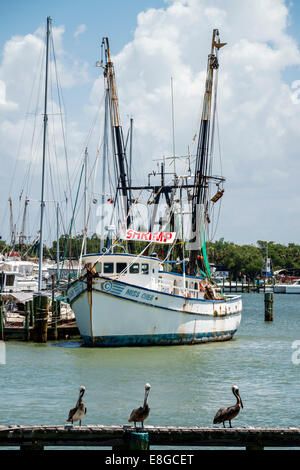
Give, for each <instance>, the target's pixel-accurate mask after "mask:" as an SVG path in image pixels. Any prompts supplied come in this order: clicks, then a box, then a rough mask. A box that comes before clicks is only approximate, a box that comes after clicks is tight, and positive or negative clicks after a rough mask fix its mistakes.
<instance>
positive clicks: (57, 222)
mask: <svg viewBox="0 0 300 470" xmlns="http://www.w3.org/2000/svg"><path fill="white" fill-rule="evenodd" d="M56 275H57V282H58V280H59V202H58V203H57V204H56Z"/></svg>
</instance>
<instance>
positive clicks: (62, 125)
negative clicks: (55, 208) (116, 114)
mask: <svg viewBox="0 0 300 470" xmlns="http://www.w3.org/2000/svg"><path fill="white" fill-rule="evenodd" d="M51 29H52V28H51ZM51 46H52V54H53V61H54V69H55V75H56V84H57V95H58V103H59V110H60V122H61V129H62V135H63V142H64V155H65V161H66V172H67V181H68V185H69V193H70V200H71V207H72V206H73V200H72V190H71V182H70V173H69V163H68V155H67V144H66V134H65V128H64V123H63V119H62V97H61V95H62V93H61V86H60V83H59V76H58V72H57V63H56V54H55V49H54V41H53V35H52V34H51ZM63 105H64V103H63ZM64 111H65V116H66V108H65V107H64Z"/></svg>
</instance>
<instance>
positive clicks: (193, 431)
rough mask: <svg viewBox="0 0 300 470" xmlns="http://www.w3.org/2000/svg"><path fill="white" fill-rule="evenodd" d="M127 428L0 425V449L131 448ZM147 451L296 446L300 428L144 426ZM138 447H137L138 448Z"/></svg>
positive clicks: (298, 443) (298, 441)
mask: <svg viewBox="0 0 300 470" xmlns="http://www.w3.org/2000/svg"><path fill="white" fill-rule="evenodd" d="M133 434H134V435H135V436H136V434H137V432H136V430H135V429H134V428H133V427H129V426H102V425H86V426H81V427H79V426H73V427H72V426H67V425H66V426H0V448H1V447H9V448H10V447H19V448H20V449H21V450H43V449H44V448H45V447H47V446H51V447H61V448H62V447H65V448H68V447H79V446H84V447H111V448H112V449H113V450H126V449H127V450H128V449H134V446H132V435H133ZM142 434H143V435H147V443H148V446H147V449H149V448H150V447H152V446H155V447H163V446H169V447H181V448H183V449H184V448H189V447H240V448H244V449H246V450H262V449H264V448H265V447H270V448H278V447H285V448H286V447H289V448H292V447H299V448H300V428H254V427H247V428H226V429H224V428H204V427H175V426H174V427H173V426H168V427H162V426H159V427H153V426H145V428H144V430H143V431H142ZM139 448H140V447H139Z"/></svg>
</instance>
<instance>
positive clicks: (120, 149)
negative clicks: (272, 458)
mask: <svg viewBox="0 0 300 470" xmlns="http://www.w3.org/2000/svg"><path fill="white" fill-rule="evenodd" d="M102 43H103V45H104V47H105V67H104V77H105V78H106V80H107V84H108V90H109V104H110V116H111V125H112V129H113V140H114V147H115V152H116V159H117V163H118V173H119V174H118V181H120V186H121V194H122V199H123V210H124V217H125V218H126V226H127V227H128V226H129V225H130V222H131V218H130V215H128V213H129V207H130V200H131V198H130V190H129V189H128V188H129V184H128V176H127V170H128V165H127V158H126V152H125V146H124V139H123V130H122V126H121V121H120V114H119V103H118V96H117V88H116V83H115V72H114V65H113V63H112V61H111V56H110V49H109V42H108V38H103V41H102Z"/></svg>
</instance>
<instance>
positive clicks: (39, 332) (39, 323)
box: [33, 294, 49, 343]
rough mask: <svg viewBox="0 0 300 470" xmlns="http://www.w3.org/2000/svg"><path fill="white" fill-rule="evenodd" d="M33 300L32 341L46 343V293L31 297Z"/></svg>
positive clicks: (47, 301)
mask: <svg viewBox="0 0 300 470" xmlns="http://www.w3.org/2000/svg"><path fill="white" fill-rule="evenodd" d="M33 302H34V311H35V319H34V330H33V341H34V342H35V343H46V342H47V326H48V312H49V299H48V297H47V296H46V295H40V294H39V295H35V296H34V297H33Z"/></svg>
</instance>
